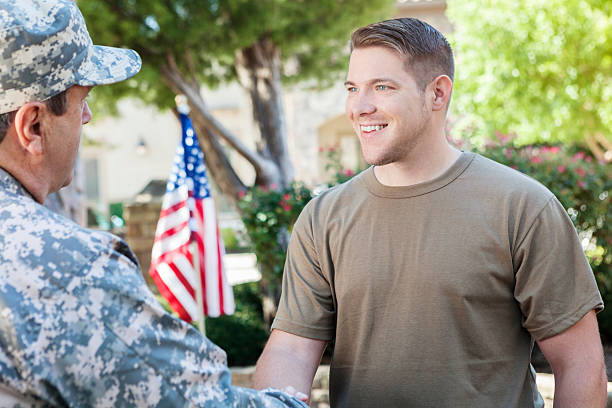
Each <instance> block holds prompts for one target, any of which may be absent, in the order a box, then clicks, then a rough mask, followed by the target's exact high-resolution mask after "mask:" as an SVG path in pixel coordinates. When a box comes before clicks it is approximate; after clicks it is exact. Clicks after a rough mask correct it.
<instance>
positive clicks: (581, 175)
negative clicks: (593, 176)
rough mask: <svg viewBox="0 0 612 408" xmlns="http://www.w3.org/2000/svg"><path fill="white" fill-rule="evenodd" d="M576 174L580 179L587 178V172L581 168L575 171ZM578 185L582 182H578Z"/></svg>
mask: <svg viewBox="0 0 612 408" xmlns="http://www.w3.org/2000/svg"><path fill="white" fill-rule="evenodd" d="M574 173H576V174H577V175H579V176H580V177H584V176H586V171H585V170H584V169H582V168H580V167H576V168H575V169H574ZM578 183H580V182H578Z"/></svg>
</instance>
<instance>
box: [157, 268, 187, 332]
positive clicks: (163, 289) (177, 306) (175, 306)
mask: <svg viewBox="0 0 612 408" xmlns="http://www.w3.org/2000/svg"><path fill="white" fill-rule="evenodd" d="M150 275H151V277H152V278H153V281H154V282H155V285H156V286H157V288H158V289H159V293H160V294H161V295H162V296H163V297H164V299H166V300H167V301H168V303H169V304H170V307H171V308H172V310H174V311H175V312H176V313H178V315H179V317H180V318H181V319H183V320H186V321H188V322H189V321H191V320H192V319H191V316H189V313H187V311H186V310H185V308H184V307H183V305H182V304H181V303H180V302H179V301H178V300H177V299H176V297H175V296H174V294H173V293H172V291H171V290H170V289H169V288H168V287H167V286H166V284H165V283H164V281H163V280H162V279H161V277H160V276H159V274H158V273H157V269H151V270H150Z"/></svg>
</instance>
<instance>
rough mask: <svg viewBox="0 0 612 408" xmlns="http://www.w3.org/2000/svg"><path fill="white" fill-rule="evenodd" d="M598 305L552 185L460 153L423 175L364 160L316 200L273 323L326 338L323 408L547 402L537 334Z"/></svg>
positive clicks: (302, 225)
mask: <svg viewBox="0 0 612 408" xmlns="http://www.w3.org/2000/svg"><path fill="white" fill-rule="evenodd" d="M602 308H603V303H602V300H601V297H600V295H599V292H598V290H597V286H596V283H595V279H594V277H593V273H592V271H591V269H590V267H589V264H588V262H587V260H586V258H585V255H584V252H583V250H582V248H581V245H580V242H579V240H578V237H577V234H576V231H575V229H574V227H573V225H572V223H571V220H570V219H569V218H568V216H567V213H566V211H565V209H564V208H563V207H562V206H561V204H560V203H559V202H558V200H557V199H556V198H555V197H554V196H553V194H552V193H551V192H550V191H548V190H547V189H546V188H544V187H543V186H542V185H540V184H539V183H537V182H536V181H534V180H532V179H530V178H528V177H526V176H524V175H522V174H521V173H519V172H516V171H514V170H512V169H510V168H508V167H505V166H502V165H500V164H498V163H495V162H493V161H491V160H488V159H486V158H484V157H482V156H479V155H476V154H473V153H462V154H461V156H460V157H459V159H458V160H457V161H456V162H455V163H454V164H453V165H452V166H451V167H450V168H449V169H448V170H447V171H446V172H445V173H444V174H443V175H441V176H440V177H438V178H436V179H434V180H432V181H429V182H425V183H421V184H416V185H413V186H407V187H389V186H384V185H382V184H380V183H379V182H378V181H377V180H376V177H375V176H374V171H373V168H370V169H368V170H366V171H364V172H362V173H361V174H359V175H358V176H356V177H354V178H353V179H352V180H350V181H349V182H347V183H345V184H343V185H341V186H338V187H336V188H333V189H331V190H328V191H327V192H325V193H323V194H321V195H320V196H319V197H317V198H315V199H314V200H312V201H311V202H310V203H309V204H308V206H307V207H306V208H305V209H304V211H303V212H302V214H301V215H300V217H299V219H298V221H297V223H296V225H295V227H294V230H293V233H292V236H291V242H290V245H289V251H288V256H287V262H286V265H285V272H284V277H283V292H282V298H281V302H280V306H279V310H278V313H277V315H276V320H275V321H274V324H273V328H275V329H279V330H283V331H287V332H290V333H294V334H297V335H300V336H303V337H308V338H314V339H320V340H329V341H331V340H333V341H334V353H333V359H332V364H331V374H330V402H331V405H332V407H351V408H354V407H362V406H363V407H372V406H380V407H437V408H440V407H453V408H456V407H504V408H505V407H508V408H510V407H512V408H515V407H516V408H519V407H520V408H526V407H543V406H544V404H543V401H542V398H541V397H540V395H539V393H538V391H537V388H536V383H535V373H534V371H533V369H532V367H531V365H530V354H531V350H532V347H533V341H534V339H536V340H541V339H545V338H547V337H550V336H554V335H556V334H558V333H561V332H562V331H564V330H565V329H567V328H569V327H571V326H572V325H573V324H574V323H576V322H577V321H578V320H580V319H581V318H582V317H583V316H584V315H585V314H586V313H587V312H588V311H590V310H591V309H595V310H601V309H602Z"/></svg>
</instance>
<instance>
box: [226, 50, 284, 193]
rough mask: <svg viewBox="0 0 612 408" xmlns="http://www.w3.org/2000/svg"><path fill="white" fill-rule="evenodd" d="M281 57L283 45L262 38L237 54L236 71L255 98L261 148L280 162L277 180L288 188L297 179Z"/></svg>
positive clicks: (253, 101)
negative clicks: (283, 98) (288, 124)
mask: <svg viewBox="0 0 612 408" xmlns="http://www.w3.org/2000/svg"><path fill="white" fill-rule="evenodd" d="M280 57H281V56H280V49H279V47H277V46H276V45H275V44H274V43H273V42H272V41H271V40H270V39H268V38H262V39H260V40H259V41H257V42H255V43H254V44H252V45H251V46H249V47H247V48H244V49H242V50H240V51H239V52H238V53H237V55H236V72H237V73H238V79H239V81H240V83H241V84H242V86H243V87H244V88H245V89H246V90H247V92H248V93H249V95H250V97H251V104H252V108H253V118H254V120H255V122H256V123H257V126H258V129H259V143H258V149H257V150H258V152H259V153H260V154H261V155H262V156H263V157H265V158H266V159H269V160H272V161H273V162H274V163H275V164H276V166H277V168H278V173H277V179H276V180H273V181H274V183H275V184H276V185H277V186H278V187H288V186H289V185H290V184H291V182H292V181H293V177H294V170H293V165H292V164H291V160H290V158H289V150H288V148H287V128H286V123H285V111H284V109H283V101H282V83H281V58H280ZM258 181H259V180H258ZM256 184H264V182H263V180H261V181H259V182H258V183H256Z"/></svg>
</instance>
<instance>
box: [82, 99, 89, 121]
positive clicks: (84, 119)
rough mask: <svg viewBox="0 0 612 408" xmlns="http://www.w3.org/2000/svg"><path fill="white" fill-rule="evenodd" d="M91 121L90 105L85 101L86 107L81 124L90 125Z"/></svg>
mask: <svg viewBox="0 0 612 408" xmlns="http://www.w3.org/2000/svg"><path fill="white" fill-rule="evenodd" d="M90 120H91V111H90V110H89V105H88V104H87V101H85V106H84V107H83V117H82V118H81V123H83V124H84V125H85V124H87V123H89V121H90Z"/></svg>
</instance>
